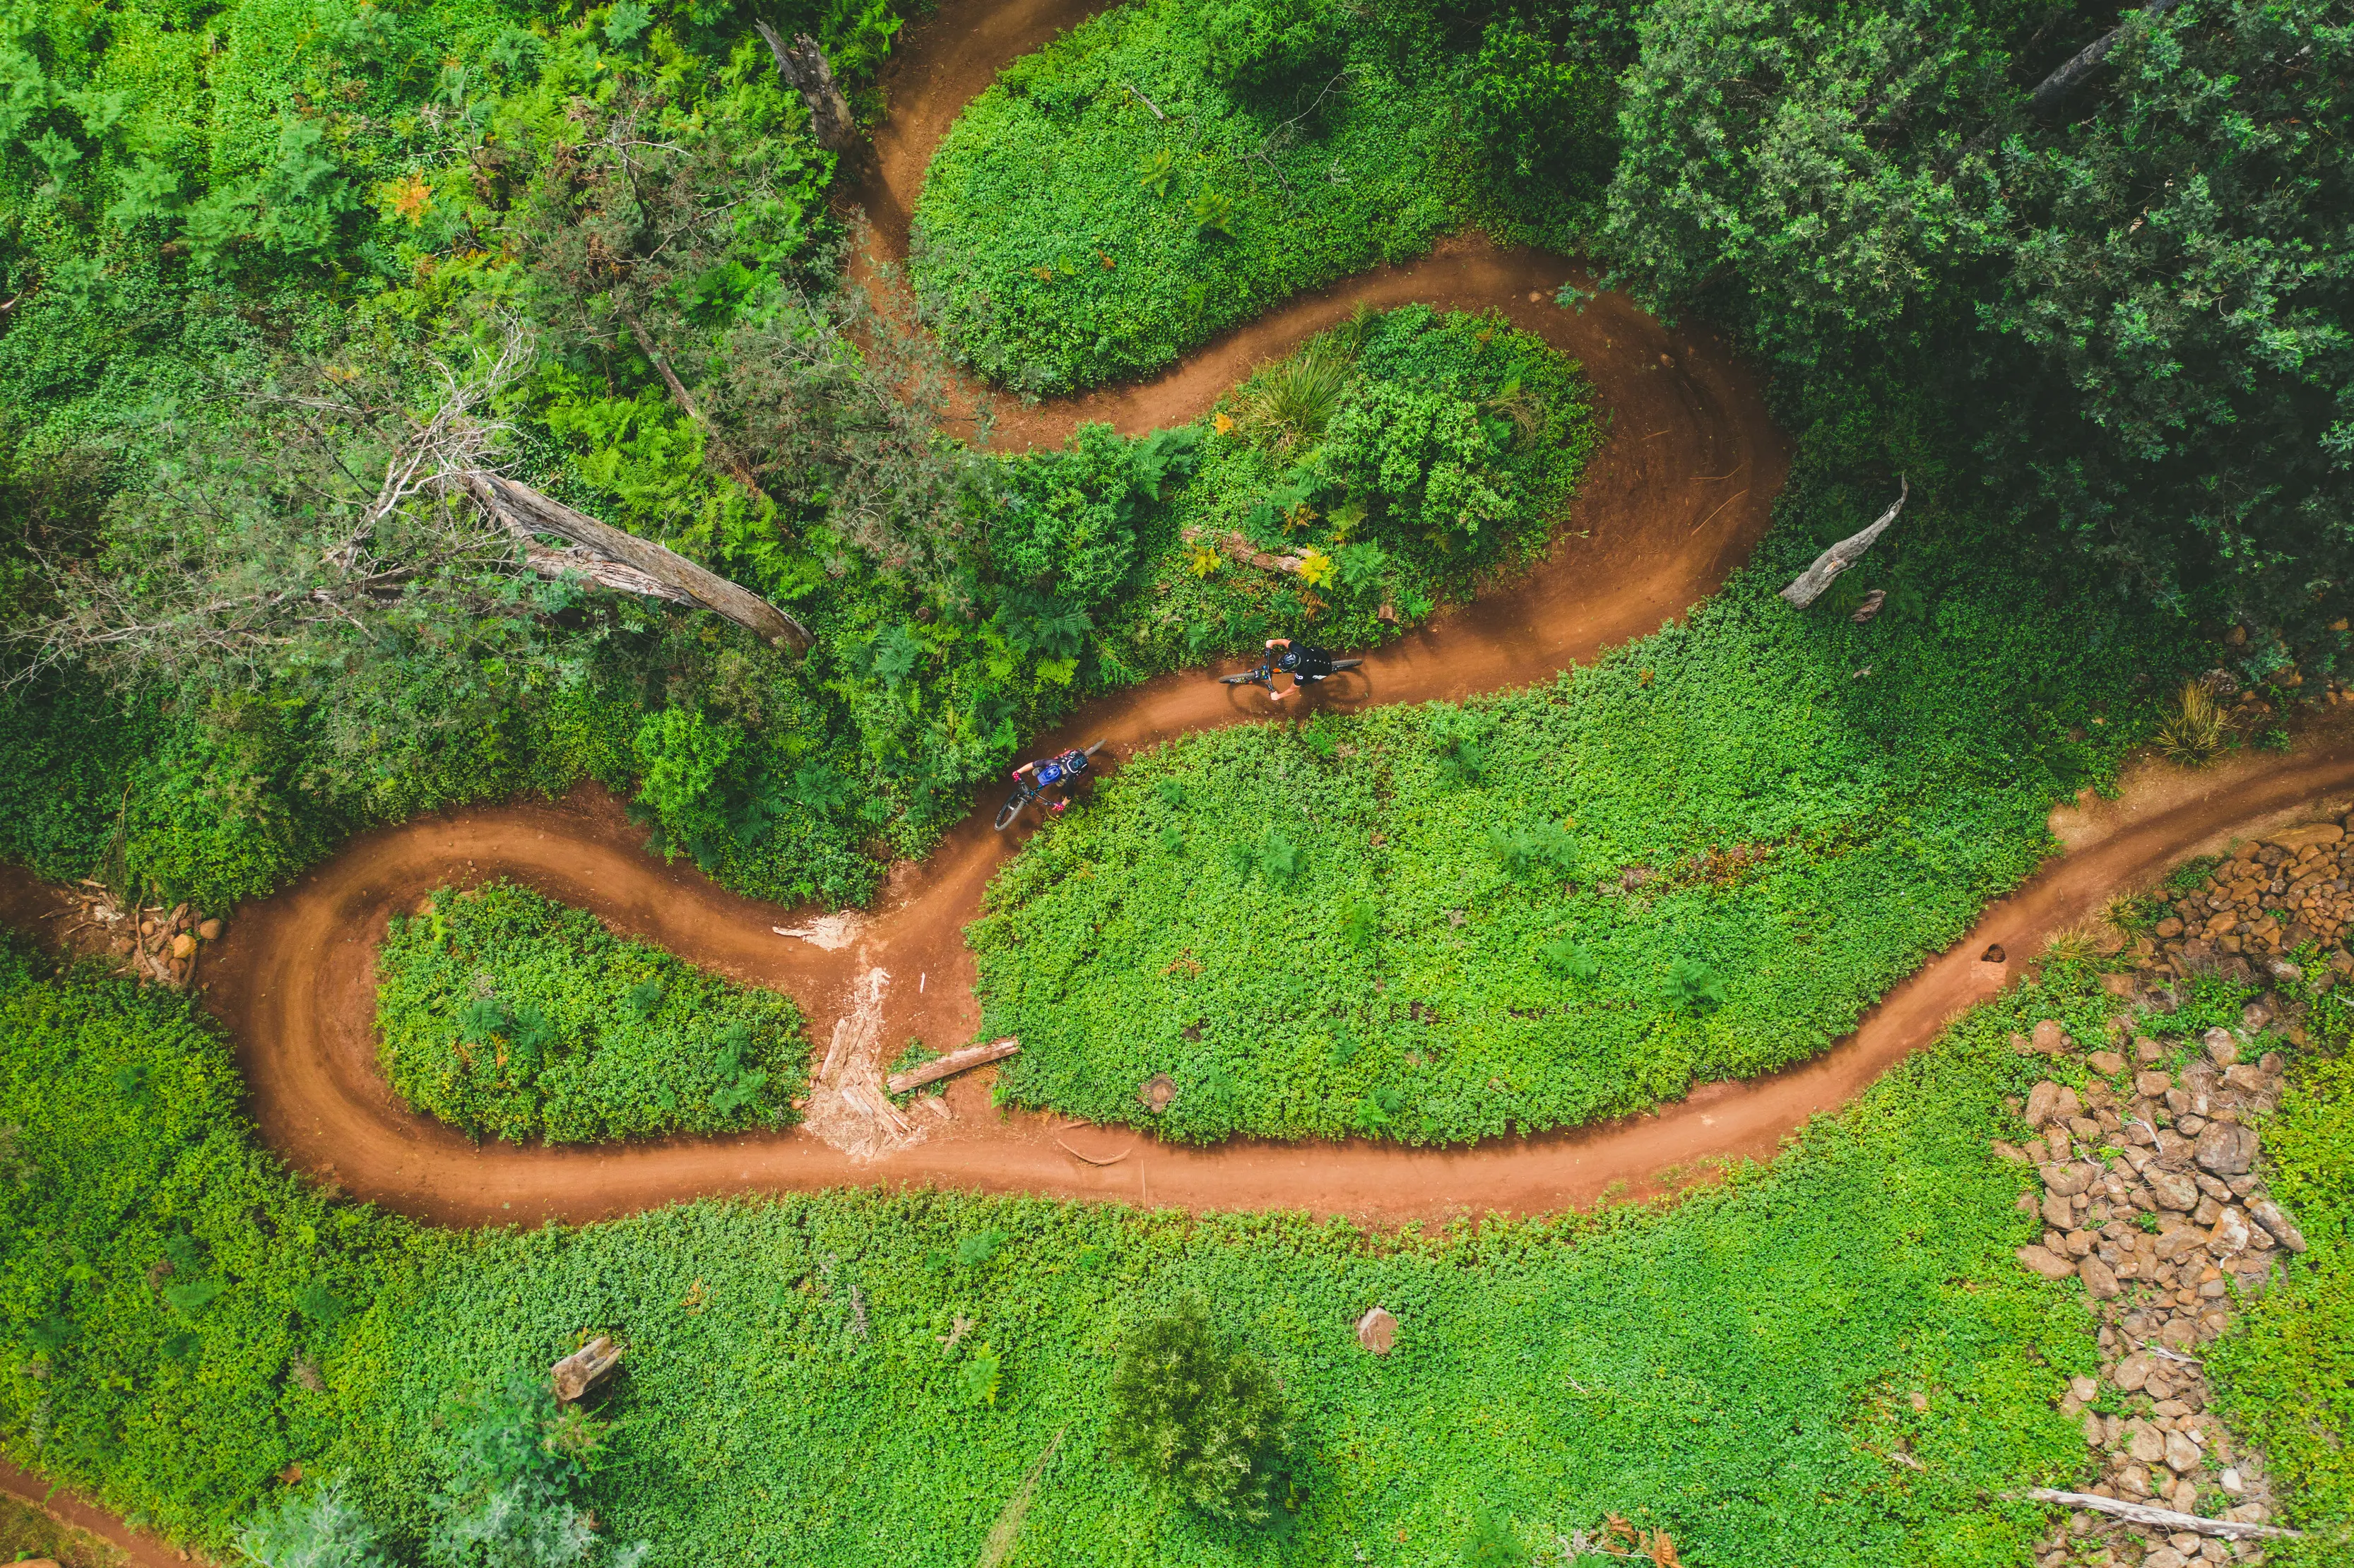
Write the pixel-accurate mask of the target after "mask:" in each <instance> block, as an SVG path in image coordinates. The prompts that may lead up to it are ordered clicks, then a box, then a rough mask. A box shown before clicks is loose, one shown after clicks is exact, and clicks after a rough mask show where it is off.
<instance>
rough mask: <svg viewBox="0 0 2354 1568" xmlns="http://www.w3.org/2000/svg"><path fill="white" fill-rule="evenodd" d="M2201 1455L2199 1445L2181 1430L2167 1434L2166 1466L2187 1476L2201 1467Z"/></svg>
mask: <svg viewBox="0 0 2354 1568" xmlns="http://www.w3.org/2000/svg"><path fill="white" fill-rule="evenodd" d="M2200 1457H2201V1456H2200V1452H2199V1445H2198V1444H2196V1443H2193V1442H2192V1441H2191V1440H2190V1438H2188V1437H2185V1436H2183V1435H2182V1434H2181V1433H2179V1432H2169V1433H2168V1434H2167V1435H2166V1467H2167V1468H2168V1469H2169V1470H2172V1471H2173V1472H2174V1473H2175V1474H2176V1475H2178V1476H2187V1475H2189V1474H2190V1472H2191V1471H2193V1470H2195V1469H2197V1468H2198V1467H2199V1461H2200Z"/></svg>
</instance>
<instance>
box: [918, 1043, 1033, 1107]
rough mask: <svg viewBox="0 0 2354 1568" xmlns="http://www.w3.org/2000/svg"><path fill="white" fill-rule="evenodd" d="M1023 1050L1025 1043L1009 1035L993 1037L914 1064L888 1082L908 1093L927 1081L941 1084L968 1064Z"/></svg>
mask: <svg viewBox="0 0 2354 1568" xmlns="http://www.w3.org/2000/svg"><path fill="white" fill-rule="evenodd" d="M1021 1049H1022V1042H1021V1041H1019V1040H1016V1039H1014V1038H1013V1037H1012V1036H1011V1035H1009V1036H1007V1037H1006V1038H1005V1039H1002V1040H992V1041H991V1042H990V1043H989V1044H986V1045H968V1046H966V1047H965V1048H964V1049H963V1050H961V1051H951V1052H949V1054H947V1055H945V1056H942V1057H941V1058H940V1059H939V1060H938V1061H936V1062H927V1063H925V1064H924V1065H922V1066H920V1067H910V1068H908V1069H907V1071H906V1072H904V1073H894V1074H892V1075H890V1076H889V1077H888V1078H885V1080H884V1082H885V1083H886V1084H888V1085H889V1086H891V1092H892V1093H893V1094H895V1095H904V1094H906V1093H907V1091H908V1090H909V1089H920V1088H922V1087H923V1086H925V1085H926V1084H930V1083H937V1082H938V1081H939V1080H940V1079H942V1078H946V1077H949V1076H951V1075H955V1074H958V1073H961V1072H963V1071H964V1070H965V1069H966V1068H968V1067H978V1066H981V1065H983V1064H985V1063H990V1062H1002V1061H1003V1060H1005V1058H1006V1057H1008V1056H1011V1055H1013V1053H1015V1052H1016V1051H1019V1050H1021Z"/></svg>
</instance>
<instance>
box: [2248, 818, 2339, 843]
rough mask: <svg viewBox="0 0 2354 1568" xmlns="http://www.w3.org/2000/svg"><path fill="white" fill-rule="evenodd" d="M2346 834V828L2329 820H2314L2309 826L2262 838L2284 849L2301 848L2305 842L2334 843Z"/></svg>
mask: <svg viewBox="0 0 2354 1568" xmlns="http://www.w3.org/2000/svg"><path fill="white" fill-rule="evenodd" d="M2345 836H2346V830H2345V829H2344V828H2341V827H2338V826H2337V825H2335V824H2334V823H2330V822H2315V823H2313V824H2312V825H2311V826H2309V827H2303V828H2290V829H2288V830H2287V831H2286V832H2278V833H2274V834H2273V835H2272V836H2271V837H2270V838H2268V839H2266V840H2264V842H2266V843H2268V844H2275V845H2278V846H2279V847H2280V848H2282V849H2285V850H2301V849H2303V848H2304V847H2305V846H2306V845H2307V844H2334V843H2336V842H2338V840H2340V839H2342V838H2344V837H2345Z"/></svg>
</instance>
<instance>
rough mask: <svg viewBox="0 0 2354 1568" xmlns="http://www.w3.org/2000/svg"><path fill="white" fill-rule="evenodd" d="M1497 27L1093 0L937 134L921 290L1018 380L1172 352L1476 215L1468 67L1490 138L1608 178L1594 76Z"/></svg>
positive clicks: (994, 366)
mask: <svg viewBox="0 0 2354 1568" xmlns="http://www.w3.org/2000/svg"><path fill="white" fill-rule="evenodd" d="M1496 32H1497V34H1498V41H1497V42H1496V44H1495V46H1494V48H1491V49H1490V51H1489V52H1488V53H1487V54H1485V55H1482V56H1480V57H1479V58H1478V61H1477V64H1476V65H1472V62H1470V61H1462V62H1458V59H1457V58H1454V57H1453V56H1452V55H1450V53H1449V51H1448V50H1447V48H1446V47H1445V36H1444V35H1445V29H1444V27H1443V26H1442V24H1441V23H1440V21H1439V20H1438V18H1437V16H1436V15H1435V14H1434V13H1433V12H1431V11H1429V10H1426V9H1425V8H1424V7H1422V6H1420V5H1406V6H1403V7H1399V6H1382V7H1373V8H1358V9H1352V8H1350V7H1345V6H1342V5H1334V4H1330V3H1328V0H1226V3H1224V4H1217V5H1195V4H1178V3H1175V0H1143V3H1140V4H1135V5H1122V6H1119V7H1117V8H1115V9H1113V10H1111V11H1109V12H1108V13H1106V14H1105V15H1103V16H1097V17H1096V18H1094V19H1093V20H1091V21H1088V22H1086V23H1083V24H1082V25H1080V26H1077V27H1075V28H1073V29H1072V30H1071V31H1070V32H1069V33H1068V34H1066V35H1065V36H1064V37H1060V38H1057V39H1056V40H1055V42H1053V43H1052V44H1050V45H1048V46H1047V47H1046V48H1043V49H1041V50H1039V51H1038V52H1037V53H1035V54H1032V55H1026V56H1024V57H1023V58H1021V59H1019V60H1017V61H1015V62H1014V63H1013V65H1011V66H1009V67H1008V68H1007V69H1005V71H1004V72H1003V73H1002V75H1001V76H1000V77H999V78H998V79H997V83H996V85H995V86H993V87H991V89H990V90H989V91H987V92H985V93H983V94H982V95H981V97H980V98H978V99H976V100H974V101H972V103H971V104H970V105H969V106H967V108H966V109H965V111H964V112H963V114H962V115H961V116H960V118H959V120H958V122H957V123H956V124H955V126H954V127H952V128H951V129H950V131H949V135H948V137H947V139H946V140H945V141H944V142H942V143H941V144H940V148H939V151H938V153H936V154H934V155H933V159H932V164H931V167H930V169H929V170H928V172H927V174H926V175H925V181H924V190H923V195H922V196H921V197H920V199H919V200H918V201H917V207H916V213H915V236H916V249H915V256H914V260H913V265H912V268H911V271H912V273H913V276H914V280H915V282H916V286H917V298H918V300H919V302H921V304H922V306H923V308H924V310H925V312H926V313H927V316H928V319H930V320H931V321H933V322H934V323H936V325H937V327H938V330H939V332H940V333H941V334H942V335H943V337H945V338H946V340H947V341H948V342H949V344H951V345H952V346H953V347H954V348H955V349H956V350H957V352H958V354H959V355H960V356H961V357H962V358H963V359H964V360H965V361H966V362H968V363H969V364H970V365H971V366H973V367H974V368H975V369H977V370H978V371H980V372H981V374H982V375H984V376H989V377H990V378H991V379H992V380H995V381H998V382H1001V383H1002V384H1004V385H1006V386H1010V387H1015V388H1018V389H1019V390H1022V391H1024V392H1032V393H1039V394H1053V393H1060V392H1066V391H1069V390H1071V389H1072V388H1074V387H1085V386H1090V385H1094V384H1096V383H1098V382H1103V381H1108V380H1117V379H1119V378H1122V377H1126V376H1139V375H1141V374H1144V373H1146V372H1148V371H1152V370H1157V369H1159V368H1161V366H1165V365H1167V364H1169V363H1170V362H1171V361H1172V360H1174V359H1175V358H1177V357H1178V355H1181V354H1182V353H1183V352H1184V351H1185V350H1187V349H1189V348H1191V347H1193V345H1194V344H1198V343H1201V342H1202V341H1204V339H1206V338H1208V337H1210V336H1211V335H1212V334H1215V333H1217V332H1219V331H1221V330H1223V329H1225V328H1226V327H1230V326H1235V325H1237V324H1239V323H1245V322H1247V321H1250V320H1252V319H1253V318H1254V317H1257V316H1258V315H1261V314H1263V313H1265V312H1267V310H1268V309H1269V308H1270V307H1272V306H1274V305H1276V304H1278V303H1279V302H1282V301H1283V300H1285V299H1287V298H1288V297H1290V296H1291V295H1293V294H1296V293H1299V292H1300V291H1303V290H1307V289H1312V288H1315V287H1317V286H1319V285H1320V284H1323V283H1328V282H1331V281H1333V280H1335V279H1338V278H1342V277H1346V276H1348V275H1349V274H1351V273H1354V272H1360V271H1363V270H1365V269H1366V268H1368V267H1371V266H1373V265H1374V264H1376V263H1378V262H1384V261H1403V260H1409V259H1411V258H1413V257H1415V256H1418V255H1420V254H1421V253H1422V252H1423V251H1424V250H1426V249H1428V248H1429V246H1430V243H1431V241H1432V240H1433V239H1435V238H1437V236H1438V235H1439V234H1440V233H1442V232H1443V231H1445V230H1446V229H1447V228H1451V227H1453V226H1456V225H1458V224H1460V223H1461V222H1463V221H1464V219H1465V217H1466V216H1467V214H1468V213H1469V211H1471V210H1472V208H1473V207H1474V206H1475V205H1477V200H1476V196H1475V194H1474V193H1475V191H1476V190H1477V188H1478V187H1479V185H1480V183H1481V181H1482V178H1483V169H1484V166H1485V165H1484V164H1483V162H1482V157H1481V154H1480V153H1479V151H1478V150H1477V144H1476V143H1475V140H1474V137H1473V136H1471V135H1469V134H1467V132H1469V131H1472V130H1473V129H1474V128H1473V127H1472V126H1468V125H1467V124H1466V123H1465V122H1464V115H1463V106H1464V99H1465V97H1466V94H1465V93H1464V91H1463V85H1464V84H1463V81H1462V78H1464V77H1469V78H1470V79H1471V84H1472V86H1473V91H1472V92H1471V93H1470V94H1469V98H1470V100H1471V102H1472V104H1473V106H1474V107H1473V111H1472V112H1473V118H1474V119H1475V120H1477V121H1479V124H1480V125H1481V126H1484V125H1485V124H1486V122H1487V120H1488V119H1490V118H1492V119H1493V120H1494V121H1495V122H1497V123H1498V126H1499V130H1498V137H1499V139H1500V140H1499V146H1500V148H1503V147H1509V148H1511V149H1515V150H1517V149H1520V148H1522V143H1524V142H1525V143H1529V144H1531V145H1532V147H1533V146H1539V145H1541V147H1542V150H1541V151H1538V152H1534V153H1532V155H1533V156H1537V157H1540V158H1543V159H1544V160H1545V161H1547V163H1548V166H1549V167H1550V166H1554V165H1557V166H1558V167H1559V168H1560V169H1561V170H1563V171H1564V172H1570V171H1575V170H1579V169H1582V170H1584V171H1585V177H1584V180H1583V182H1580V181H1578V180H1575V179H1573V180H1571V181H1570V185H1571V186H1572V187H1573V188H1582V189H1583V191H1584V195H1585V200H1586V201H1587V202H1589V203H1591V202H1593V201H1594V200H1595V199H1596V197H1598V196H1599V191H1600V182H1601V180H1602V179H1605V178H1606V175H1607V158H1606V156H1603V157H1600V158H1596V157H1595V156H1594V155H1593V154H1594V153H1595V152H1596V151H1598V150H1600V149H1603V148H1606V145H1607V135H1608V132H1607V130H1606V120H1607V112H1606V105H1607V101H1608V93H1607V89H1606V87H1605V86H1603V85H1602V82H1603V80H1604V79H1603V78H1601V77H1597V76H1595V75H1592V74H1590V73H1587V72H1585V71H1583V70H1581V69H1578V68H1577V67H1575V66H1573V65H1569V64H1566V63H1560V64H1557V63H1554V62H1553V61H1552V60H1550V59H1549V58H1548V54H1549V51H1548V49H1547V48H1546V47H1545V46H1544V45H1543V43H1541V42H1538V41H1536V40H1535V39H1534V37H1533V36H1532V35H1530V34H1528V33H1527V32H1526V31H1525V30H1524V29H1523V28H1522V27H1520V26H1516V25H1513V24H1500V26H1499V27H1498V28H1497V29H1496ZM1466 66H1470V67H1471V69H1464V67H1466ZM1506 122H1509V128H1508V129H1507V128H1505V126H1506ZM1515 155H1516V154H1515V153H1512V152H1505V153H1503V154H1502V158H1503V161H1504V162H1505V163H1508V164H1509V163H1511V161H1512V159H1513V157H1514V156H1515Z"/></svg>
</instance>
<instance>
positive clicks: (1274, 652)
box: [1267, 637, 1332, 703]
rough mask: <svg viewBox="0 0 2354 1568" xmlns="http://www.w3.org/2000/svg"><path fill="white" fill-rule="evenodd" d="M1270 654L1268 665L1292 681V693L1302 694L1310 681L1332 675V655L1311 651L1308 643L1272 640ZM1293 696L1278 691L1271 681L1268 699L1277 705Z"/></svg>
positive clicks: (1278, 638)
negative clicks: (1300, 691)
mask: <svg viewBox="0 0 2354 1568" xmlns="http://www.w3.org/2000/svg"><path fill="white" fill-rule="evenodd" d="M1278 650H1281V652H1278ZM1267 653H1268V655H1269V657H1268V660H1267V662H1268V663H1269V664H1270V665H1272V666H1273V667H1274V668H1275V669H1276V670H1278V671H1281V672H1282V673H1284V674H1287V675H1288V676H1290V677H1291V692H1296V691H1298V690H1299V688H1300V687H1302V686H1304V685H1306V684H1308V683H1309V682H1310V681H1320V680H1322V679H1324V677H1325V676H1327V675H1330V674H1331V673H1332V654H1331V651H1330V650H1328V649H1323V648H1310V646H1309V645H1308V644H1307V643H1305V642H1294V641H1292V640H1291V639H1290V638H1288V637H1270V638H1268V639H1267ZM1291 692H1278V691H1277V690H1276V689H1275V682H1274V681H1272V680H1269V681H1268V682H1267V695H1268V696H1269V697H1271V698H1273V699H1274V700H1275V701H1277V702H1278V703H1279V702H1281V701H1283V699H1284V698H1286V697H1288V696H1289V695H1291Z"/></svg>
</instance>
